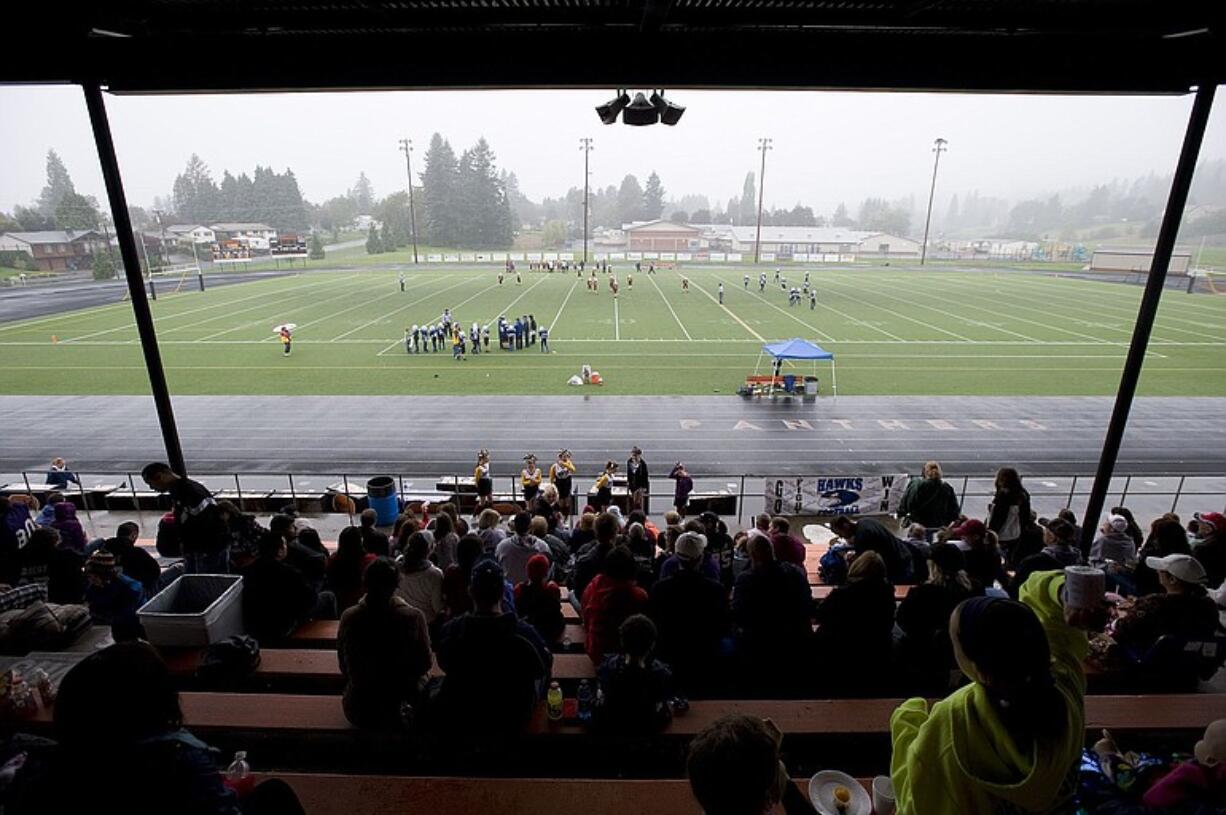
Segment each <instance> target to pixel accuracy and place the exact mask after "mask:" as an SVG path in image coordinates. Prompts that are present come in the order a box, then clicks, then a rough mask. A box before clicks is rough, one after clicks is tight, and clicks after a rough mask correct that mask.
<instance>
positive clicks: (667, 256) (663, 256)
mask: <svg viewBox="0 0 1226 815" xmlns="http://www.w3.org/2000/svg"><path fill="white" fill-rule="evenodd" d="M676 259H677V253H676V252H661V253H660V260H676Z"/></svg>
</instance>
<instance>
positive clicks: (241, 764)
mask: <svg viewBox="0 0 1226 815" xmlns="http://www.w3.org/2000/svg"><path fill="white" fill-rule="evenodd" d="M226 786H228V787H229V788H230V789H232V790H234V791H235V792H236V793H238V797H239V798H243V797H245V796H246V795H247V794H248V793H249V792H251V790H253V789H254V788H255V776H253V775H252V774H251V765H250V764H248V763H247V751H246V750H239V751H238V752H237V753H235V754H234V761H232V762H230V766H229V767H227V768H226Z"/></svg>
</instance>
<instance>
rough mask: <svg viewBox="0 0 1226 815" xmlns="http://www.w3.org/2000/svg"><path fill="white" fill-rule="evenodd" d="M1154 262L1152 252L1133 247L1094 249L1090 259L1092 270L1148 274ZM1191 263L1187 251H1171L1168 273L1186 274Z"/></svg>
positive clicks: (1190, 257) (1189, 254)
mask: <svg viewBox="0 0 1226 815" xmlns="http://www.w3.org/2000/svg"><path fill="white" fill-rule="evenodd" d="M1153 262H1154V253H1153V252H1152V251H1147V250H1135V249H1095V250H1094V256H1093V258H1091V260H1090V271H1092V272H1139V273H1143V274H1149V267H1150V265H1151V264H1152V263H1153ZM1191 265H1192V255H1191V253H1189V252H1173V253H1171V261H1170V266H1169V267H1168V268H1167V273H1168V274H1173V275H1186V274H1187V273H1188V268H1189V267H1190V266H1191Z"/></svg>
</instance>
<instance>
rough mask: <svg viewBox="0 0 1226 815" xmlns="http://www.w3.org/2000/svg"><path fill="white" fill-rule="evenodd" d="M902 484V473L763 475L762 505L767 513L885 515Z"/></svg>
mask: <svg viewBox="0 0 1226 815" xmlns="http://www.w3.org/2000/svg"><path fill="white" fill-rule="evenodd" d="M906 488H907V476H906V474H905V473H899V474H897V475H866V476H841V475H840V476H812V477H810V476H799V477H798V476H788V477H785V478H767V479H766V480H765V482H764V484H763V499H764V502H763V506H764V508H765V511H766V512H767V513H768V514H771V515H817V516H821V517H833V516H835V515H888V514H892V513H894V512H896V511H897V510H898V504H899V502H900V501H901V500H902V494H903V492H904V491H905V490H906Z"/></svg>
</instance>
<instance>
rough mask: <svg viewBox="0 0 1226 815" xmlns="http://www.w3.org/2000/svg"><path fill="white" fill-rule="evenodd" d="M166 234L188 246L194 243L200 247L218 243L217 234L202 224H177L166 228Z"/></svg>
mask: <svg viewBox="0 0 1226 815" xmlns="http://www.w3.org/2000/svg"><path fill="white" fill-rule="evenodd" d="M166 233H167V234H168V235H170V236H171V237H173V238H174V239H175V240H177V241H178V242H179V243H181V244H184V245H187V246H190V245H191V244H193V243H194V244H197V245H199V244H210V243H216V242H217V233H216V232H214V231H213V230H212V229H209V228H208V227H207V226H201V225H200V224H175V225H174V226H168V227H166Z"/></svg>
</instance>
